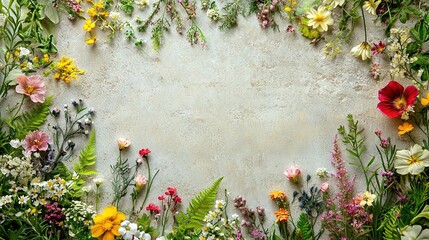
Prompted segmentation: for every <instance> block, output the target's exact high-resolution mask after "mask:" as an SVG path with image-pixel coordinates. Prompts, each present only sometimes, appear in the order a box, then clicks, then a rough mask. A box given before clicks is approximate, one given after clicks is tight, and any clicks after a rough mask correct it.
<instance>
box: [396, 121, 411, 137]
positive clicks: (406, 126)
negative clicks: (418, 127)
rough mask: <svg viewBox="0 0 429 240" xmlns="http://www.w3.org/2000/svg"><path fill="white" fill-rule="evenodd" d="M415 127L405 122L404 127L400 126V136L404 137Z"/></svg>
mask: <svg viewBox="0 0 429 240" xmlns="http://www.w3.org/2000/svg"><path fill="white" fill-rule="evenodd" d="M413 129H414V127H413V125H412V124H410V123H409V122H404V123H403V124H402V125H399V126H398V130H399V131H398V134H399V135H404V134H405V133H407V132H411V130H413Z"/></svg>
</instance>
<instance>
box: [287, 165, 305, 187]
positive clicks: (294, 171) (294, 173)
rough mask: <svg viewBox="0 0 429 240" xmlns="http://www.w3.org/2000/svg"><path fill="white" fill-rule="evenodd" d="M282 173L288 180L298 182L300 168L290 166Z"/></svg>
mask: <svg viewBox="0 0 429 240" xmlns="http://www.w3.org/2000/svg"><path fill="white" fill-rule="evenodd" d="M284 174H285V175H286V177H287V178H288V179H289V181H292V182H294V183H296V182H298V178H299V175H300V174H301V170H300V169H299V168H296V167H294V166H292V167H291V168H289V170H287V171H285V172H284Z"/></svg>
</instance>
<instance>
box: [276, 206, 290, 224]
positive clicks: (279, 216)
mask: <svg viewBox="0 0 429 240" xmlns="http://www.w3.org/2000/svg"><path fill="white" fill-rule="evenodd" d="M274 215H275V216H276V222H287V220H288V219H289V216H290V213H289V211H288V210H286V209H284V208H279V210H278V211H277V212H275V213H274Z"/></svg>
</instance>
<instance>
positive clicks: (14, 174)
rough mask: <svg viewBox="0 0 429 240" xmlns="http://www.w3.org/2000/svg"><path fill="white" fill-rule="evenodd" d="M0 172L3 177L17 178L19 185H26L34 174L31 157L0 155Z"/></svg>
mask: <svg viewBox="0 0 429 240" xmlns="http://www.w3.org/2000/svg"><path fill="white" fill-rule="evenodd" d="M0 166H1V169H0V172H1V174H2V175H3V176H5V177H11V178H12V179H13V180H17V181H18V182H19V183H20V184H21V185H27V183H28V182H29V181H30V180H31V177H32V176H33V175H34V174H35V172H34V170H33V164H31V159H30V158H27V157H24V158H18V157H12V156H10V155H2V156H0Z"/></svg>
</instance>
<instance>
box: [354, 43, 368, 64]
mask: <svg viewBox="0 0 429 240" xmlns="http://www.w3.org/2000/svg"><path fill="white" fill-rule="evenodd" d="M350 53H351V54H352V55H353V56H355V57H362V60H364V61H365V60H367V59H370V58H371V57H372V53H371V45H369V43H368V42H362V43H360V44H359V45H357V46H355V47H353V48H352V50H351V51H350Z"/></svg>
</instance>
